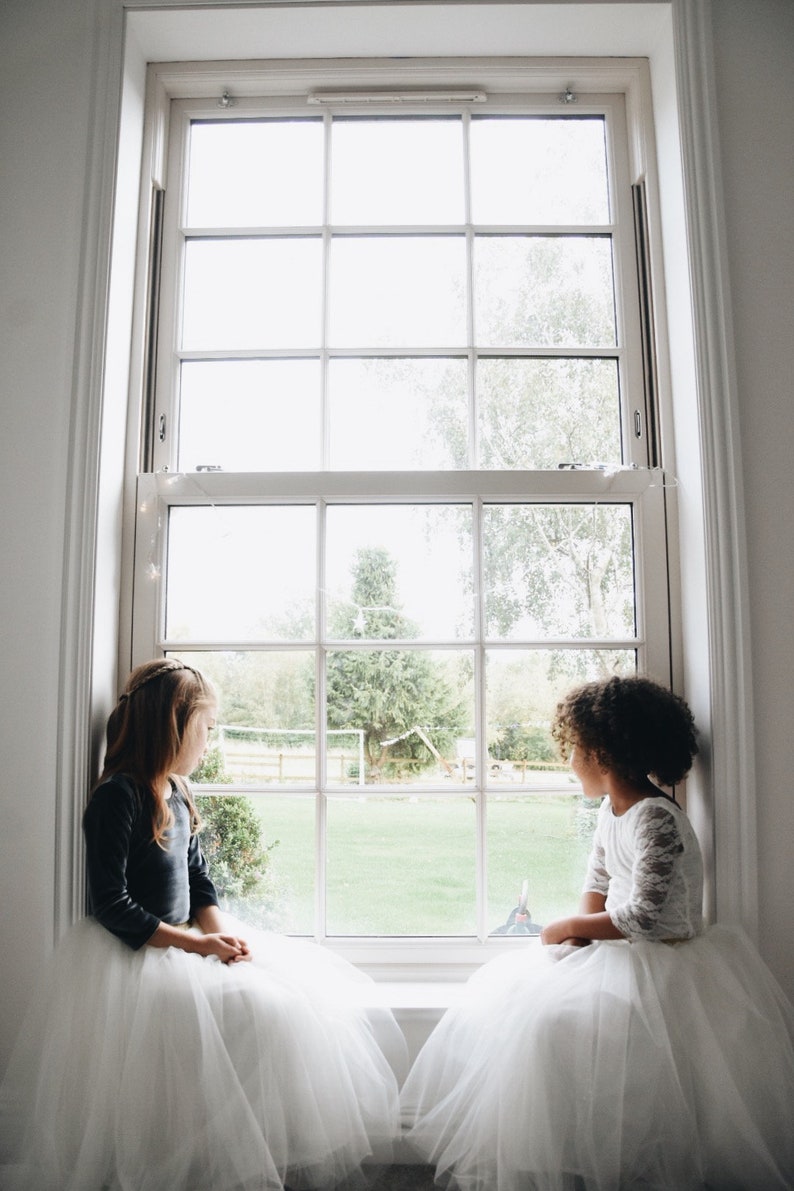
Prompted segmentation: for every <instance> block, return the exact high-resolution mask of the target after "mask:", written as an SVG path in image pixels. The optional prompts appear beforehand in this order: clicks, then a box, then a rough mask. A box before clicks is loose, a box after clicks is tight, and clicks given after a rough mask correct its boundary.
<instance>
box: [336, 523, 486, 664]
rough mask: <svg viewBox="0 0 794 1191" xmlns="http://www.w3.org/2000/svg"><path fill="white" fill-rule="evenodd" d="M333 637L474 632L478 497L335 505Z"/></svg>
mask: <svg viewBox="0 0 794 1191" xmlns="http://www.w3.org/2000/svg"><path fill="white" fill-rule="evenodd" d="M326 556H327V561H326V565H327V576H326V587H327V591H328V634H329V637H331V638H332V639H334V640H350V639H359V638H360V639H363V640H381V641H382V640H399V639H403V640H413V641H418V640H422V639H424V640H428V639H435V640H444V641H450V640H459V639H461V638H471V637H472V635H473V633H474V601H473V595H472V510H471V505H402V504H400V505H387V504H381V505H335V506H331V507H330V508H329V509H328V516H327V551H326Z"/></svg>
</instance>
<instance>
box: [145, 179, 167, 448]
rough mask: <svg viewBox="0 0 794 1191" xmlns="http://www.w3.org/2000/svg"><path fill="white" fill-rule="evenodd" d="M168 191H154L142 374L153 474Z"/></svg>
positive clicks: (146, 440)
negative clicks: (164, 211)
mask: <svg viewBox="0 0 794 1191" xmlns="http://www.w3.org/2000/svg"><path fill="white" fill-rule="evenodd" d="M164 207H165V191H164V190H161V189H160V188H158V187H153V189H152V205H151V218H150V223H149V226H150V229H151V230H150V236H149V262H148V263H149V269H148V278H147V282H148V284H147V287H146V323H145V326H146V343H145V347H144V357H143V360H144V372H143V428H144V429H143V444H142V458H141V471H153V470H154V443H155V424H154V423H155V389H156V382H157V342H158V325H159V318H160V271H161V264H162V257H163V210H164Z"/></svg>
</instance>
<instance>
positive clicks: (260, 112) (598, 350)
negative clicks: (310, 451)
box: [147, 67, 650, 471]
mask: <svg viewBox="0 0 794 1191" xmlns="http://www.w3.org/2000/svg"><path fill="white" fill-rule="evenodd" d="M319 70H320V67H318V71H319ZM495 77H498V72H497V75H496V76H495ZM309 89H310V88H309ZM352 107H353V111H356V108H355V105H352ZM451 108H453V109H454V111H455V113H456V114H458V115H460V117H461V118H462V119H463V120H467V119H468V118H469V108H470V105H465V104H463V105H450V104H446V105H444V106H441V107H438V106H435V107H434V106H433V105H432V104H423V105H422V106H421V114H422V115H442V116H444V115H445V116H449V115H450V109H451ZM312 111H313V109H311V108H309V109H308V111H307V105H306V98H305V96H297V97H296V96H284V95H279V96H270V97H262V96H259V97H249V96H246V98H245V99H242V100H240V101H239V103H238V104H237V106H236V107H235V108H233V109H231V110H230V111H228V112H227V113H223V112H221V111H219V109H218V106H217V100H216V99H214V98H213V100H207V99H201V98H199V99H175V100H173V101H172V102H171V104H170V123H169V129H170V133H169V137H168V144H169V152H168V158H167V169H166V180H167V186H166V198H165V213H164V233H163V256H162V269H161V280H160V291H159V307H160V326H159V334H158V337H157V338H158V348H157V367H156V385H155V411H156V412H155V416H154V423H155V425H156V426H158V427H161V428H162V427H164V428H165V433H164V434H160V433H155V434H153V435H152V441H153V449H152V455H151V461H150V468H151V470H154V471H159V470H161V469H163V468H167V469H168V470H170V471H175V470H176V469H177V467H178V444H177V434H176V430H177V428H178V426H179V414H180V410H179V403H180V374H179V368H180V365H181V364H183V363H185V364H189V363H191V362H195V361H213V360H216V361H221V360H248V361H255V360H275V359H279V360H280V359H285V358H290V359H297V360H300V359H313V360H318V361H319V364H320V368H321V373H322V381H321V386H320V396H321V402H322V409H321V414H320V418H321V425H322V431H321V450H322V454H323V460H322V462H321V464H320V466H321V467H323V468H325V467H327V466H328V464H327V462H326V460H327V457H328V449H329V444H328V428H327V419H328V382H327V369H328V366H329V364H330V363H332V362H333V361H335V360H345V359H364V360H366V359H373V358H378V357H387V358H397V359H399V358H402V357H405V356H406V355H407V354H408V355H410V356H412V357H416V358H418V359H422V358H428V359H429V358H450V357H453V358H456V359H464V360H465V361H466V364H467V376H468V404H469V442H470V450H471V452H472V456H471V457H470V460H469V466H476V458H477V455H478V453H479V452H478V431H477V411H476V409H475V394H474V376H475V369H476V366H477V362H478V361H479V360H481V359H482V360H487V359H493V358H497V359H515V360H555V359H564V358H572V359H582V360H588V359H594V360H595V359H604V360H614V361H615V364H616V366H617V369H618V377H619V399H620V405H621V418H620V433H621V437H622V455H623V462H624V465H626V466H631V465H633V466H639V467H644V466H647V465H648V463H649V461H650V460H649V456H648V450H647V447H646V434H645V417H644V411H645V391H644V369H643V355H642V339H641V335H640V319H639V311H640V301H639V294H638V288H637V269H636V263H635V239H634V230H633V220H634V213H633V201H632V192H631V181H632V175H631V170H630V163H629V145H628V136H627V130H626V115H625V102H624V97H623V96H622V95H620V94H615V95H612V94H610V95H603V96H597V97H587V100H586V101H585V97H582V98H581V99H580V100H579V101H578V102H577V106H576V112H575V115H576V117H577V118H578V117H584V116H597V117H602V118H603V119H604V121H605V136H606V153H607V182H608V186H609V202H610V212H611V216H610V218H611V222H609V223H605V224H597V225H570V226H569V225H548V224H546V225H509V226H501V225H498V226H495V227H494V226H485V225H475V224H472V223H470V222H469V223H466V222H464V223H462V224H455V225H447V226H438V225H432V226H431V225H427V226H419V227H413V226H412V227H411V228H410V229H407V228H404V229H400V228H396V227H392V228H386V229H381V230H383V231H384V232H385V234H389V235H398V234H403V233H405V234H409V235H411V236H414V235H417V236H421V235H427V234H429V233H431V232H432V233H436V234H439V235H445V236H446V235H454V236H460V237H461V238H462V239H463V240H464V241H465V243H466V244H467V245H468V247H467V256H468V260H469V266H468V267H470V262H471V246H472V242H473V241H474V240H475V239H476V238H477V237H486V236H492V235H494V234H499V235H511V236H540V237H543V236H548V235H552V236H559V237H563V238H568V237H570V236H575V237H588V236H598V237H607V238H608V239H609V240H610V242H611V245H612V254H611V255H612V268H613V278H614V297H615V333H616V339H615V342H614V343H611V344H610V343H603V344H599V345H597V346H596V345H593V344H589V345H582V346H573V345H571V346H568V345H565V346H560V345H555V344H546V345H543V346H526V347H517V346H515V345H507V346H505V347H504V348H502V347H494V346H493V345H488V344H484V343H478V342H476V341H474V340H473V338H472V333H471V324H470V322H469V328H468V331H467V342H466V343H465V344H461V343H456V344H449V343H445V342H438V343H422V344H415V345H412V344H404V345H401V346H399V347H395V348H391V347H385V348H384V347H372V346H366V347H362V348H359V347H350V346H344V347H343V346H339V345H333V344H332V343H330V342H329V340H328V335H327V325H326V326H325V329H324V331H323V332H322V335H321V338H320V341H319V342H318V343H317V344H316V345H312V346H311V347H300V346H296V347H293V348H290V349H289V350H283V349H277V348H266V347H264V348H263V347H257V348H245V347H240V348H235V349H233V350H229V349H222V348H218V349H211V348H210V349H200V348H192V349H190V348H186V347H184V346H182V344H181V343H180V325H181V297H180V288H181V284H182V278H183V274H184V268H185V253H186V248H187V246H188V244H189V243H193V242H200V241H202V240H206V239H207V238H211V239H215V240H217V239H226V240H227V241H229V242H234V241H235V240H242V239H245V238H250V236H251V235H254V236H256V237H257V238H258V239H261V238H263V237H264V238H266V239H267V238H272V237H279V236H283V235H284V234H285V232H284V229H283V228H278V227H271V228H267V227H257V228H254V229H251V228H239V227H223V228H220V227H213V228H210V229H201V228H190V229H188V228H186V227H185V222H184V214H185V210H186V201H187V199H186V193H185V186H186V170H185V169H184V168H183V166H184V163H185V161H186V157H187V151H188V142H189V135H190V127H191V122H192V121H193V120H206V119H212V120H217V119H219V118H223V116H224V114H225V115H226V116H227V118H228V119H231V120H239V119H246V118H256V117H262V116H265V115H277V116H278V115H280V116H291V117H296V118H300V117H303V118H306V116H307V114H308V115H311V114H312ZM340 111H341V112H343V114H344V115H349V114H351V105H342V107H341V108H337V109H336V111H335V110H334V108H333V107H332V106H331V105H329V106H328V107H326V108H324V109H323V118H324V119H325V120H326V122H329V121H330V120H331V119H332V118H333V117H334V116H335V115H337V114H339V112H340ZM560 111H561V108H560V103H559V98H558V96H556V95H527V94H524V95H514V94H503V93H500V92H496V93H494V94H493V95H489V96H488V99H487V100H486V101H485V103H484V104H482V105H477V109H476V115H478V116H479V115H483V114H487V115H492V114H493V115H496V114H501V115H505V116H509V115H511V114H512V115H516V114H520V115H527V116H545V117H560ZM359 114H366V115H372V114H373V105H372V104H369V105H368V106H367V107H365V108H364V109H362V110H361V112H360V113H359ZM380 114H383V115H385V116H388V115H390V114H391V115H393V114H394V111H393V108H392V109H389V108H388V106H387V107H385V108H383V109H382V110H381V113H380ZM411 114H415V113H411ZM372 232H373V229H372V228H370V227H364V226H358V227H352V226H348V225H345V226H344V227H338V226H335V225H332V224H320V225H315V226H312V227H296V228H290V229H288V233H287V234H289V235H295V236H298V237H301V238H303V237H306V236H310V237H315V238H318V239H319V241H320V242H321V244H322V252H323V265H322V268H323V272H324V275H325V276H327V270H328V257H329V254H330V252H331V251H332V248H333V245H334V243H336V242H337V240H339V239H340V238H341V239H347V238H355V237H359V236H362V235H365V234H372ZM470 284H471V282H469V288H470ZM218 300H219V302H223V295H220V294H219V295H218ZM470 317H471V314H470V311H469V312H468V314H467V319H469V320H470ZM325 322H326V324H327V313H326V315H325ZM638 430H639V433H638ZM559 462H566V460H559ZM577 462H578V461H577ZM584 462H587V461H584ZM590 462H597V460H591V461H590ZM148 469H149V467H147V470H148Z"/></svg>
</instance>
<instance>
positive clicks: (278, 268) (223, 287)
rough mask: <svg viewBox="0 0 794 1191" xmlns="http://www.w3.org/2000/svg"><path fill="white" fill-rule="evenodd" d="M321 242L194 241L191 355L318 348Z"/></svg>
mask: <svg viewBox="0 0 794 1191" xmlns="http://www.w3.org/2000/svg"><path fill="white" fill-rule="evenodd" d="M321 278H322V257H321V247H320V240H319V239H318V238H313V237H293V238H290V239H266V240H192V241H189V242H188V243H187V244H186V246H185V280H184V309H183V317H182V347H183V348H184V349H185V350H188V351H193V350H198V351H201V350H204V351H213V350H226V351H228V350H239V349H246V348H282V349H283V348H296V347H317V346H318V345H319V343H320V295H321V292H322V285H321Z"/></svg>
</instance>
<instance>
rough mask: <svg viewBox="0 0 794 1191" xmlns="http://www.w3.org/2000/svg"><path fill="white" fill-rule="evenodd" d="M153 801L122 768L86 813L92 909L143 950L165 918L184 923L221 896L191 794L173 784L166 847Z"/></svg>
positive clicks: (100, 789) (95, 796) (99, 791)
mask: <svg viewBox="0 0 794 1191" xmlns="http://www.w3.org/2000/svg"><path fill="white" fill-rule="evenodd" d="M151 803H152V799H151V795H150V794H149V792H148V791H147V790H145V789H142V788H141V787H139V786H137V785H136V784H135V782H134V781H133V780H132V779H131V778H129V777H127V776H126V775H123V774H117V775H115V776H114V777H113V778H111V779H109V780H108V781H106V782H103V783H102V785H101V786H98V787H97V789H96V790H95V791H94V793H93V795H92V797H91V800H90V802H89V803H88V806H87V807H86V811H85V814H84V816H83V831H84V834H85V840H86V849H87V868H88V891H89V897H90V904H91V913H92V914H93V916H94V917H95V918H96V920H97V921H98V922H100V923H101V924H102V926H104V927H106V928H107V930H109V931H111V932H112V933H113V934H114V935H116V936H117V937H118V938H119V939H121V940H122V941H123V942H125V943H127V944H128V945H129V946H130V947H132V948H133V950H135V951H137V950H138V949H139V948H140V947H142V946H143V945H144V943H146V942H147V941H148V940H149V939H150V938H151V937H152V935H153V934H154V932H155V931H156V930H157V927H158V926H159V925H160V923H161V922H166V923H169V924H170V925H172V926H177V925H179V924H181V923H183V922H187V921H188V920H189V919H190V918H191V917H192V916H193V915H194V914H195V912H196V910H198V909H200V908H201V907H202V906H216V905H217V904H218V895H217V893H216V890H215V886H214V885H213V883H212V881H211V880H210V877H209V869H208V865H207V862H206V860H205V859H204V856H203V854H202V851H201V846H200V844H199V840H198V836H196V835H193V836H191V834H190V812H189V810H188V806H187V803H186V802H185V799H184V797H183V795H182V794H181V792H180V791H179V790H178V789H177V788H176V787H173V792H172V794H171V799H170V806H171V810H172V812H173V816H174V824H173V826H172V827H171V828H170V829H169V830H168V831H167V832H166V835H165V838H164V840H163V844H164V847H160V846H159V845H158V844H156V843H155V842H154V840H153V839H152V806H151Z"/></svg>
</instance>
